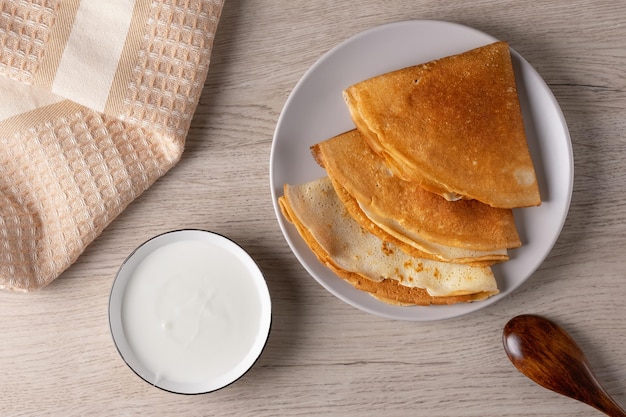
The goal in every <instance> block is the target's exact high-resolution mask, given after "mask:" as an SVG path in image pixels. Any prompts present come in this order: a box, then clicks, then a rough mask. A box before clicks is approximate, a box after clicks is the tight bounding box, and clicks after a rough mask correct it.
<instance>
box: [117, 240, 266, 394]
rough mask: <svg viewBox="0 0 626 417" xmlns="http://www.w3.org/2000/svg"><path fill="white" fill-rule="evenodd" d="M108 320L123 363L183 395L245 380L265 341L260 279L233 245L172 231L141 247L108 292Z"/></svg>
mask: <svg viewBox="0 0 626 417" xmlns="http://www.w3.org/2000/svg"><path fill="white" fill-rule="evenodd" d="M109 323H110V326H111V334H112V336H113V340H114V342H115V345H116V347H117V349H118V351H119V353H120V355H121V356H122V358H123V359H124V361H125V362H126V363H127V364H128V366H129V367H130V368H131V369H132V370H133V371H134V372H135V373H136V374H137V375H139V376H140V377H141V378H143V379H144V380H145V381H146V382H148V383H150V384H152V385H154V386H156V387H159V388H161V389H164V390H166V391H171V392H175V393H181V394H199V393H207V392H211V391H215V390H218V389H220V388H223V387H225V386H227V385H229V384H231V383H232V382H234V381H236V380H237V379H239V378H240V377H241V376H242V375H244V374H245V373H246V372H247V371H248V370H249V369H250V368H251V367H252V365H253V364H254V363H255V362H256V360H257V358H258V357H259V356H260V354H261V352H262V350H263V348H264V347H265V343H266V341H267V338H268V336H269V331H270V324H271V299H270V295H269V291H268V288H267V285H266V282H265V279H264V278H263V274H262V272H261V270H260V269H259V267H258V266H257V264H256V263H255V262H254V260H253V259H252V258H251V257H250V256H249V255H248V254H247V253H246V252H245V251H244V250H243V249H242V248H241V247H240V246H239V245H237V244H236V243H235V242H233V241H232V240H230V239H228V238H226V237H224V236H221V235H219V234H216V233H212V232H208V231H204V230H178V231H173V232H168V233H164V234H162V235H159V236H156V237H154V238H152V239H150V240H148V241H147V242H145V243H144V244H143V245H141V246H139V247H138V248H137V249H136V250H135V251H134V252H133V253H132V254H131V255H130V256H129V257H128V258H127V259H126V261H125V262H124V263H123V264H122V266H121V268H120V270H119V272H118V274H117V277H116V278H115V281H114V283H113V287H112V289H111V296H110V299H109Z"/></svg>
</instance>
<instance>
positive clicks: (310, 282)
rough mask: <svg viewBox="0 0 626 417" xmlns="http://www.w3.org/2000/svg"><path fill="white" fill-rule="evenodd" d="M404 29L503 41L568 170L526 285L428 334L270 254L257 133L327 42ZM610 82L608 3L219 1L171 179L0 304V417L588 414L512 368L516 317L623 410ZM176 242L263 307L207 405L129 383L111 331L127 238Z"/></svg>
mask: <svg viewBox="0 0 626 417" xmlns="http://www.w3.org/2000/svg"><path fill="white" fill-rule="evenodd" d="M408 19H437V20H447V21H452V22H457V23H461V24H464V25H468V26H471V27H474V28H476V29H479V30H482V31H484V32H487V33H489V34H491V35H493V36H495V37H497V38H500V39H505V40H508V41H509V42H510V44H511V46H512V47H513V48H514V49H515V50H516V51H518V52H519V53H520V54H521V55H522V56H524V57H525V58H526V59H527V60H528V61H529V62H530V63H531V64H532V65H533V66H534V67H535V68H536V69H537V71H538V72H539V73H540V74H541V75H542V77H543V78H544V79H545V80H546V82H547V83H548V84H549V86H550V88H551V89H552V91H553V92H554V94H555V96H556V98H557V99H558V101H559V103H560V105H561V107H562V109H563V112H564V114H565V117H566V119H567V122H568V125H569V129H570V133H571V138H572V143H573V150H574V159H575V181H574V192H573V197H572V203H571V208H570V212H569V216H568V218H567V220H566V223H565V226H564V229H563V232H562V234H561V236H560V238H559V239H558V241H557V243H556V245H555V247H554V249H553V250H552V252H551V253H550V255H549V256H548V258H547V259H546V260H545V262H544V263H543V264H542V266H541V267H540V268H539V270H538V271H537V272H536V273H535V274H533V276H532V277H531V278H530V279H529V280H528V281H527V282H526V283H525V284H524V285H523V286H522V287H521V288H519V289H517V290H516V291H515V292H513V293H512V294H511V295H510V296H508V297H507V298H505V299H504V300H501V301H499V302H497V303H495V304H493V305H490V306H488V307H487V308H484V309H482V310H479V311H477V312H474V313H472V314H469V315H466V316H463V317H459V318H454V319H449V320H444V321H437V322H425V323H414V322H399V321H391V320H388V319H383V318H379V317H376V316H372V315H369V314H366V313H364V312H362V311H360V310H358V309H355V308H353V307H351V306H350V305H347V304H345V303H343V302H342V301H340V300H339V299H337V298H336V297H335V296H333V295H331V294H330V293H328V292H327V291H326V290H325V289H324V288H322V287H321V286H320V285H319V284H318V283H317V282H316V281H315V280H314V279H312V278H311V277H310V276H309V275H308V274H307V272H306V271H305V270H304V269H303V267H302V266H301V265H300V264H299V263H298V261H297V260H296V258H295V257H294V255H293V254H292V252H291V251H290V249H289V247H288V246H287V243H286V241H285V239H284V238H283V235H282V234H281V231H280V229H279V227H278V223H277V220H276V217H275V214H274V210H273V207H272V201H271V196H270V186H269V156H270V147H271V143H272V135H273V131H274V128H275V126H276V122H277V119H278V116H279V113H280V111H281V110H282V107H283V105H284V103H285V100H286V99H287V97H288V95H289V93H290V92H291V90H292V89H293V87H294V86H295V84H296V82H297V81H298V79H299V78H300V77H301V76H302V75H303V73H304V72H305V71H306V70H307V69H308V68H309V67H310V66H311V65H312V64H313V63H314V62H315V61H316V60H317V59H318V58H319V57H320V56H321V55H322V54H323V53H325V52H326V51H327V50H329V49H330V48H332V47H333V46H335V45H336V44H337V43H338V42H340V41H342V40H344V39H346V38H348V37H350V36H352V35H354V34H356V33H358V32H360V31H363V30H366V29H369V28H372V27H375V26H378V25H381V24H384V23H389V22H394V21H400V20H408ZM624 68H626V5H625V4H624V2H623V1H622V0H599V1H594V2H588V1H582V0H577V1H570V0H554V1H544V2H520V1H490V0H483V1H475V2H456V1H440V2H433V1H425V0H414V1H410V2H409V1H401V0H388V1H370V0H342V1H304V0H291V1H283V0H262V1H245V0H226V4H225V6H224V9H223V14H222V18H221V21H220V26H219V29H218V32H217V37H216V40H215V47H214V51H213V56H212V63H211V68H210V71H209V76H208V79H207V81H206V86H205V89H204V93H203V96H202V98H201V100H200V104H199V106H198V109H197V112H196V116H195V118H194V120H193V123H192V126H191V131H190V133H189V136H188V141H187V147H186V152H185V154H184V156H183V158H182V160H181V162H180V163H179V164H178V165H177V166H176V167H175V168H174V169H173V170H172V171H170V172H169V173H168V174H167V175H166V176H164V177H163V178H162V179H160V180H159V181H158V182H157V183H156V184H154V185H153V186H152V187H151V188H150V189H149V190H148V191H147V192H146V193H144V194H143V195H142V196H141V197H140V198H138V199H137V200H136V201H135V202H134V203H133V204H132V205H131V206H130V207H129V208H128V209H127V210H126V211H125V212H124V213H123V214H122V215H121V216H120V217H119V218H118V219H116V220H115V221H114V222H113V224H112V225H111V226H110V227H109V228H108V229H106V230H105V232H104V233H103V234H102V235H101V236H100V237H99V238H98V239H97V240H96V241H95V242H94V243H93V244H92V245H90V246H89V247H88V249H87V250H86V252H85V253H84V254H83V255H82V256H81V257H80V258H79V260H78V261H77V262H76V264H75V265H73V266H72V267H71V268H70V269H69V270H67V271H66V272H65V273H64V274H63V275H62V276H61V277H60V278H58V279H57V280H56V281H54V282H53V283H52V284H51V285H49V286H48V287H46V288H44V289H42V290H40V291H38V292H35V293H31V294H17V293H8V292H4V293H0V335H1V336H0V374H1V375H2V377H1V378H0V415H2V416H47V415H54V416H64V417H69V416H79V415H80V416H83V415H84V416H96V415H102V416H114V415H123V416H134V415H155V416H156V415H159V416H166V415H174V416H201V415H236V416H245V415H250V416H274V415H302V416H308V415H341V416H349V415H354V416H357V415H358V416H368V415H373V416H388V415H389V416H396V415H397V416H407V415H415V416H481V417H485V416H498V417H503V416H543V417H545V416H592V415H600V413H598V412H595V410H593V409H591V408H590V407H588V406H586V405H584V404H582V403H578V402H576V401H573V400H570V399H567V398H565V397H562V396H560V395H557V394H554V393H552V392H550V391H547V390H544V389H543V388H540V387H539V386H537V385H535V384H534V383H532V382H531V381H530V380H528V379H527V378H525V377H524V376H522V375H521V374H520V373H518V372H517V370H515V368H513V366H512V365H511V364H510V362H509V361H508V359H507V357H506V355H505V353H504V351H503V349H502V341H501V335H502V328H503V326H504V324H505V323H506V322H507V321H508V320H509V319H510V318H512V317H513V316H515V315H517V314H522V313H535V314H541V315H544V316H546V317H549V318H551V319H553V320H555V321H557V322H558V323H559V324H561V325H562V326H563V327H565V328H566V329H567V330H568V331H569V332H570V333H571V334H572V335H573V337H574V338H575V339H576V340H577V341H578V342H579V343H580V345H581V346H582V348H583V350H584V351H585V352H586V353H587V355H588V357H589V359H590V361H591V363H592V364H593V366H594V367H595V369H596V373H597V376H598V377H599V379H600V380H601V381H602V383H603V384H604V385H605V387H606V389H607V390H608V391H609V392H610V393H611V394H613V395H614V397H615V398H616V400H617V401H618V402H620V403H621V404H622V405H626V320H625V319H626V303H625V301H624V300H626V284H625V278H626V272H625V271H626V256H625V255H624V253H623V252H624V248H625V247H626V204H624V203H623V200H624V197H625V191H624V188H625V187H626V135H625V134H624V133H625V132H626V77H625V76H624ZM178 228H202V229H209V230H213V231H216V232H219V233H222V234H225V235H227V236H229V237H230V238H232V239H234V240H235V241H237V242H238V243H240V244H241V245H242V246H243V247H244V248H245V249H247V250H248V251H249V252H250V253H251V255H252V256H253V257H254V258H255V259H256V260H257V261H258V263H259V265H260V266H261V268H262V269H263V271H264V273H265V276H266V279H267V282H268V285H269V288H270V291H271V295H272V300H273V328H272V332H271V336H270V339H269V342H268V344H267V347H266V349H265V351H264V352H263V354H262V356H261V358H260V360H259V361H258V362H257V364H256V366H255V367H254V368H253V369H252V370H251V371H250V372H248V373H247V374H246V375H245V376H244V377H243V378H242V379H241V380H239V381H238V382H237V383H235V384H234V385H231V386H229V387H227V388H226V389H223V390H221V391H218V392H215V393H212V394H206V395H197V396H184V395H176V394H171V393H167V392H164V391H161V390H159V389H157V388H154V387H151V386H150V385H148V384H146V383H144V382H143V381H142V380H140V379H139V378H138V377H137V376H136V375H135V374H134V373H133V372H132V371H131V370H130V369H129V368H128V367H127V366H126V365H125V364H124V362H123V361H122V360H121V358H120V357H119V355H118V353H117V351H116V349H115V346H114V344H113V341H112V339H111V336H110V334H109V325H108V318H107V307H108V304H107V303H108V296H109V291H110V288H111V284H112V282H113V278H114V276H115V273H116V271H117V269H118V267H119V266H120V263H121V262H122V261H123V260H124V259H125V257H126V256H127V255H128V254H129V253H130V252H131V251H132V250H133V249H134V248H135V247H136V246H137V245H139V244H141V243H142V242H143V241H144V240H146V239H148V238H149V237H151V236H153V235H155V234H159V233H161V232H164V231H168V230H172V229H178Z"/></svg>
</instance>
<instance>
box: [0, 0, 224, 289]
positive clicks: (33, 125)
mask: <svg viewBox="0 0 626 417" xmlns="http://www.w3.org/2000/svg"><path fill="white" fill-rule="evenodd" d="M222 5H223V0H104V1H103V0H0V288H1V289H10V290H18V291H31V290H34V289H37V288H40V287H42V286H44V285H46V284H48V283H50V282H51V281H52V280H54V279H55V278H56V277H58V276H59V275H60V274H61V273H62V272H63V271H64V270H65V269H67V268H68V267H69V266H70V265H71V264H72V263H73V262H74V261H75V260H76V259H77V258H78V256H79V255H80V254H81V253H82V252H83V251H84V249H85V247H86V246H87V245H88V244H89V243H91V242H92V241H93V240H94V239H95V238H96V237H97V236H98V235H99V234H100V233H101V232H102V230H103V229H104V228H105V227H106V226H107V225H109V224H110V223H111V221H112V220H113V219H114V218H115V217H116V216H117V215H119V214H120V213H121V212H122V210H124V209H125V208H126V206H127V205H128V204H129V203H130V202H131V201H133V200H134V199H135V198H136V197H137V196H138V195H139V194H141V193H142V192H143V191H144V190H146V189H147V188H148V187H149V186H150V185H151V184H152V183H153V182H154V181H155V180H156V179H157V178H159V177H160V176H162V175H163V174H164V173H165V172H167V171H168V170H169V169H170V168H171V167H172V166H173V165H174V164H176V163H177V162H178V160H179V159H180V157H181V154H182V151H183V147H184V141H185V136H186V134H187V131H188V129H189V124H190V121H191V118H192V116H193V113H194V111H195V108H196V105H197V104H198V100H199V97H200V93H201V90H202V87H203V84H204V81H205V79H206V75H207V71H208V66H209V59H210V56H211V49H212V45H213V37H214V35H215V31H216V29H217V23H218V20H219V17H220V13H221V10H222Z"/></svg>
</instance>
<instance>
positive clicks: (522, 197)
mask: <svg viewBox="0 0 626 417" xmlns="http://www.w3.org/2000/svg"><path fill="white" fill-rule="evenodd" d="M344 99H345V101H346V103H347V105H348V108H349V110H350V114H351V116H352V119H353V121H354V123H355V125H356V127H357V128H358V129H359V130H360V131H361V133H362V134H363V136H364V138H365V139H366V140H367V142H368V144H369V145H370V146H371V147H372V149H374V150H375V151H376V152H377V153H378V154H380V155H382V156H383V157H384V159H385V160H386V161H387V164H388V165H389V166H390V168H391V169H392V170H393V171H394V172H395V173H396V175H399V176H400V177H402V178H403V179H405V180H407V181H415V182H417V183H419V184H421V185H422V186H423V187H424V188H426V189H428V190H430V191H432V192H435V193H437V194H439V195H441V196H443V197H445V198H447V199H449V200H456V199H460V198H464V199H475V200H479V201H481V202H483V203H486V204H488V205H491V206H493V207H499V208H516V207H529V206H537V205H539V204H540V203H541V199H540V195H539V188H538V185H537V179H536V175H535V170H534V166H533V162H532V160H531V157H530V152H529V149H528V143H527V140H526V135H525V132H524V123H523V120H522V113H521V110H520V103H519V99H518V95H517V88H516V85H515V75H514V72H513V67H512V64H511V56H510V51H509V46H508V44H507V43H505V42H495V43H492V44H490V45H486V46H483V47H480V48H476V49H473V50H471V51H468V52H465V53H462V54H459V55H454V56H450V57H445V58H442V59H439V60H436V61H432V62H429V63H425V64H421V65H416V66H412V67H407V68H404V69H400V70H397V71H394V72H390V73H386V74H382V75H380V76H376V77H374V78H371V79H368V80H365V81H362V82H359V83H357V84H355V85H352V86H350V87H348V88H347V89H346V90H345V91H344Z"/></svg>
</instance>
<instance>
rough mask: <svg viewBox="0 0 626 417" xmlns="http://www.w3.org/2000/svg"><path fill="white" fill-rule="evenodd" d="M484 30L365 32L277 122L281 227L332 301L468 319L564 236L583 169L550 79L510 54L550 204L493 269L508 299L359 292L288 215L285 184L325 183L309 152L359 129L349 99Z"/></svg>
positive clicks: (436, 25)
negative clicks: (415, 302)
mask: <svg viewBox="0 0 626 417" xmlns="http://www.w3.org/2000/svg"><path fill="white" fill-rule="evenodd" d="M496 40H497V39H495V38H494V37H492V36H489V35H487V34H485V33H482V32H479V31H477V30H475V29H472V28H469V27H466V26H462V25H458V24H454V23H449V22H441V21H423V20H415V21H405V22H398V23H392V24H387V25H384V26H380V27H376V28H374V29H370V30H368V31H365V32H362V33H360V34H358V35H356V36H354V37H352V38H350V39H348V40H346V41H344V42H343V43H341V44H339V45H338V46H336V47H335V48H333V49H332V50H330V51H329V52H327V53H326V54H325V55H324V56H322V57H321V58H320V59H319V60H318V61H317V62H316V63H315V64H314V65H313V66H312V67H311V68H310V69H309V70H308V71H307V72H306V73H305V74H304V76H303V77H302V79H301V80H300V81H299V82H298V84H297V85H296V87H295V88H294V90H293V91H292V93H291V95H290V96H289V98H288V100H287V102H286V104H285V107H284V108H283V111H282V113H281V115H280V118H279V120H278V125H277V127H276V131H275V133H274V139H273V143H272V151H271V156H270V182H271V187H272V189H271V191H272V198H273V203H274V210H275V212H276V216H277V218H278V223H279V225H280V228H281V229H282V232H283V234H284V235H285V238H286V240H287V242H288V244H289V246H290V247H291V249H292V251H293V253H294V254H295V255H296V257H297V258H298V260H299V261H300V262H301V263H302V265H303V266H304V268H305V269H306V270H307V271H308V272H309V273H310V274H311V276H313V278H315V279H316V280H317V281H318V282H319V283H320V284H321V285H322V286H324V287H325V288H326V289H327V290H328V291H330V292H331V293H332V294H334V295H336V296H337V297H338V298H340V299H341V300H343V301H345V302H347V303H349V304H351V305H353V306H354V307H357V308H359V309H361V310H363V311H366V312H369V313H372V314H376V315H379V316H382V317H386V318H391V319H398V320H414V321H429V320H440V319H445V318H451V317H456V316H460V315H463V314H467V313H470V312H473V311H476V310H478V309H481V308H483V307H486V306H488V305H489V304H492V303H494V302H496V301H498V300H500V299H502V298H504V297H506V296H507V295H508V294H510V293H511V292H512V291H513V290H515V289H516V288H517V287H519V286H520V285H521V284H522V283H523V282H524V281H526V280H527V279H528V277H529V276H530V275H531V274H532V273H533V272H534V271H535V270H536V269H537V268H538V267H539V265H541V263H542V262H543V260H544V259H545V258H546V256H547V255H548V253H549V252H550V250H551V249H552V247H553V245H554V243H555V242H556V239H557V238H558V236H559V233H560V232H561V228H562V227H563V223H564V222H565V217H566V216H567V211H568V209H569V204H570V199H571V195H572V186H573V178H574V164H573V156H572V146H571V141H570V137H569V132H568V130H567V125H566V123H565V119H564V117H563V114H562V112H561V109H560V107H559V105H558V103H557V102H556V100H555V98H554V96H553V95H552V92H551V91H550V89H549V88H548V86H547V85H546V83H545V82H544V81H543V79H542V78H541V76H540V75H539V74H538V73H537V72H536V71H535V70H534V69H533V68H532V66H531V65H530V64H529V63H528V62H526V61H525V60H524V58H522V57H521V56H520V55H519V54H518V53H516V52H515V51H513V50H511V54H512V59H513V67H514V70H515V75H516V81H517V87H518V94H519V99H520V104H521V107H522V113H523V117H524V125H525V129H526V135H527V138H528V146H529V148H530V152H531V156H532V159H533V162H534V165H535V170H536V173H537V180H538V182H539V188H540V192H541V197H542V204H541V206H539V207H533V208H524V209H517V210H515V211H514V213H515V220H516V224H517V227H518V231H519V234H520V237H521V239H522V242H523V245H522V247H521V248H518V249H514V250H511V251H510V252H509V254H510V260H509V261H507V262H504V263H502V264H499V265H496V266H494V267H493V271H494V274H495V275H496V279H497V282H498V287H499V289H500V294H498V295H496V296H494V297H491V298H489V299H487V300H485V301H480V302H476V303H471V304H455V305H451V306H428V307H420V306H412V307H399V306H393V305H389V304H385V303H383V302H380V301H378V300H376V299H375V298H374V297H371V296H370V295H369V294H367V293H365V292H362V291H359V290H356V289H355V288H353V287H352V286H351V285H350V284H348V283H346V282H345V281H343V280H341V279H339V278H338V277H337V276H336V275H335V274H333V273H332V272H331V271H330V270H328V269H327V268H326V267H324V266H323V265H322V264H321V263H320V262H319V261H318V260H317V258H316V257H315V255H314V254H313V253H312V252H311V251H310V250H309V248H308V247H307V246H306V244H305V243H304V241H303V240H302V239H301V238H300V236H299V234H298V232H297V231H296V229H295V227H293V225H292V224H290V223H289V222H288V221H286V220H285V218H284V217H283V216H282V214H281V212H280V208H279V206H278V203H277V199H278V197H279V196H281V195H282V194H283V185H284V184H285V183H288V184H292V185H298V184H302V183H305V182H308V181H311V180H314V179H317V178H320V177H323V176H325V175H326V174H325V172H324V170H323V169H322V168H320V167H319V166H318V165H317V164H316V163H315V161H314V160H313V157H312V156H311V153H310V149H309V147H310V146H311V145H314V144H316V143H318V142H321V141H323V140H326V139H329V138H331V137H333V136H335V135H338V134H340V133H343V132H345V131H348V130H350V129H353V128H354V124H353V122H352V120H351V118H350V114H349V112H348V108H347V106H346V104H345V103H344V101H343V97H342V91H343V90H344V89H345V88H347V87H348V86H350V85H352V84H354V83H357V82H359V81H361V80H364V79H367V78H370V77H373V76H376V75H379V74H383V73H385V72H389V71H392V70H395V69H400V68H403V67H407V66H411V65H416V64H419V63H423V62H428V61H431V60H434V59H437V58H442V57H445V56H449V55H454V54H458V53H461V52H465V51H467V50H470V49H473V48H476V47H479V46H482V45H486V44H489V43H491V42H494V41H496Z"/></svg>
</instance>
